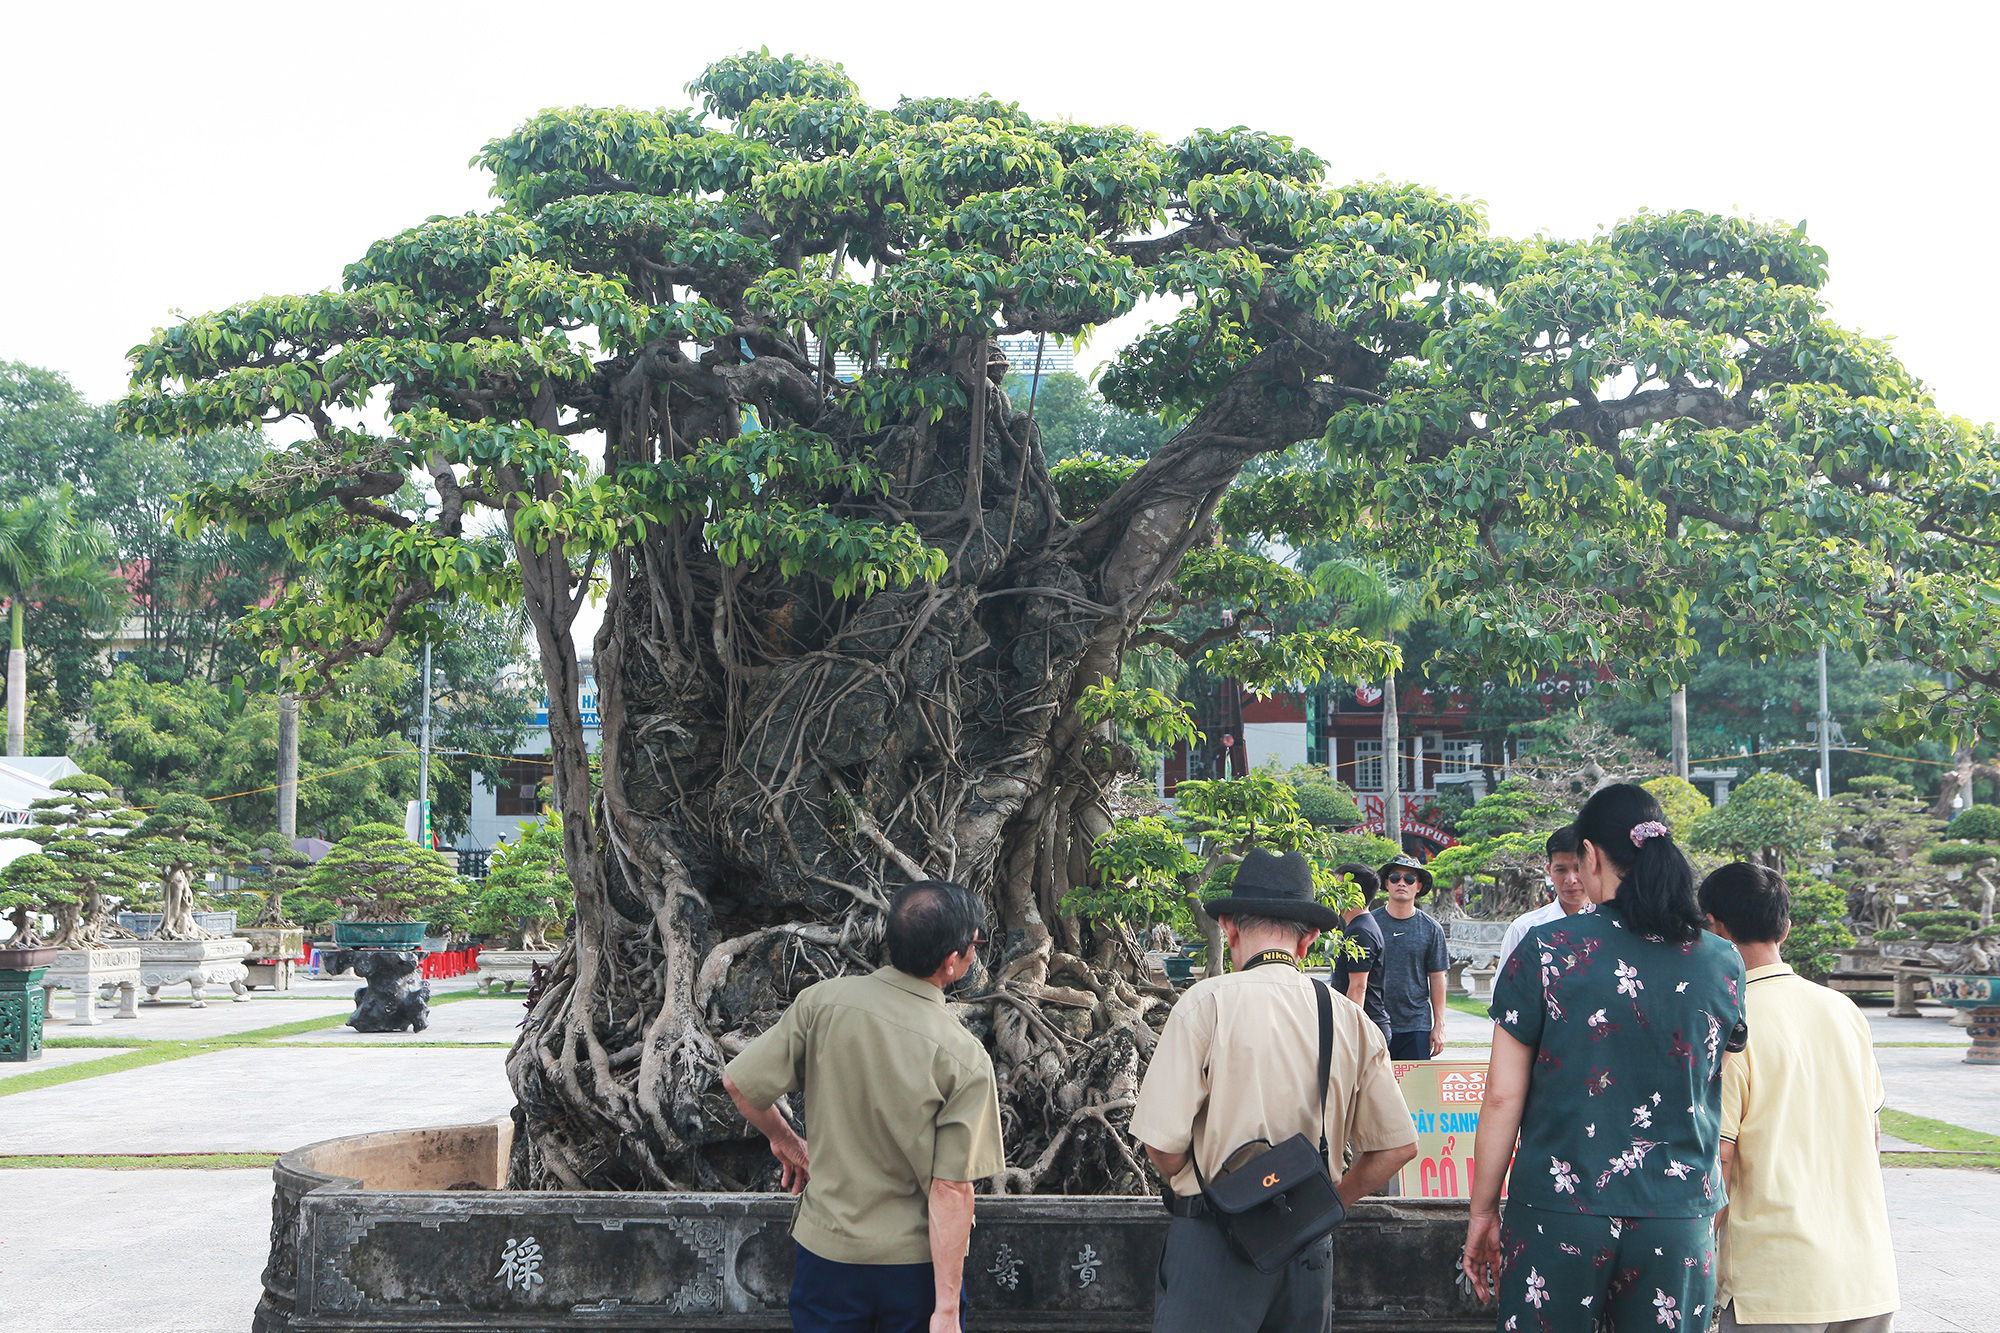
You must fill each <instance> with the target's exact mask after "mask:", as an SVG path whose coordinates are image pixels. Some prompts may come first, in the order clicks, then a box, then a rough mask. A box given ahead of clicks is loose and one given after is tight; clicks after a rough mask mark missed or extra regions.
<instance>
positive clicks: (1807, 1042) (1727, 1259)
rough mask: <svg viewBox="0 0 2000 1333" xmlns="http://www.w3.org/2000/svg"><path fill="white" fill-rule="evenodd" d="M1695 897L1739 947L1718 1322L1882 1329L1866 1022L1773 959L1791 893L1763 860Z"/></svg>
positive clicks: (1880, 1205) (1874, 1074) (1873, 1070)
mask: <svg viewBox="0 0 2000 1333" xmlns="http://www.w3.org/2000/svg"><path fill="white" fill-rule="evenodd" d="M1700 897H1701V910H1702V911H1704V912H1706V913H1707V914H1708V918H1709V924H1710V928H1711V929H1713V930H1714V931H1715V933H1716V934H1718V935H1720V936H1722V937H1723V938H1724V939H1726V940H1729V941H1731V942H1732V943H1734V944H1735V945H1736V947H1737V949H1738V951H1739V952H1741V953H1742V955H1743V965H1744V968H1745V982H1744V985H1745V991H1744V1005H1745V1009H1746V1011H1747V1014H1746V1016H1747V1019H1748V1022H1749V1025H1750V1044H1749V1046H1748V1047H1747V1048H1746V1049H1745V1050H1744V1051H1743V1053H1742V1054H1741V1055H1739V1056H1737V1057H1736V1058H1735V1059H1734V1060H1731V1061H1729V1062H1728V1063H1726V1064H1725V1065H1724V1066H1723V1070H1722V1166H1723V1171H1724V1174H1725V1175H1726V1177H1727V1179H1728V1183H1729V1208H1728V1210H1727V1211H1726V1212H1725V1213H1723V1215H1722V1219H1721V1224H1720V1229H1721V1233H1722V1234H1721V1242H1722V1256H1721V1273H1720V1276H1719V1279H1718V1281H1717V1285H1716V1303H1717V1305H1719V1306H1722V1307H1723V1310H1722V1322H1721V1324H1720V1325H1719V1327H1720V1328H1721V1329H1723V1330H1733V1329H1744V1330H1755V1331H1756V1333H1889V1330H1890V1328H1891V1326H1892V1322H1893V1320H1894V1317H1895V1310H1896V1306H1897V1304H1898V1303H1899V1298H1898V1293H1897V1290H1896V1257H1895V1254H1894V1252H1893V1251H1892V1250H1891V1248H1890V1243H1889V1209H1888V1204H1887V1201H1886V1200H1885V1198H1884V1196H1883V1192H1882V1168H1881V1162H1880V1158H1879V1157H1878V1156H1877V1152H1878V1148H1877V1144H1878V1141H1879V1136H1880V1129H1879V1126H1878V1123H1877V1119H1876V1112H1877V1111H1879V1110H1880V1109H1881V1106H1882V1074H1881V1071H1880V1070H1879V1069H1878V1068H1877V1067H1876V1064H1875V1051H1874V1046H1873V1043H1872V1042H1871V1040H1870V1037H1869V1033H1868V1021H1867V1020H1866V1019H1865V1018H1863V1017H1862V1016H1861V1013H1860V1011H1859V1010H1857V1009H1856V1008H1855V1007H1854V1003H1853V1001H1851V1000H1849V999H1848V998H1847V997H1846V996H1844V995H1840V994H1836V993H1835V992H1833V991H1830V990H1827V989H1826V988H1825V987H1823V986H1816V985H1814V984H1813V983H1812V982H1810V981H1807V980H1806V979H1805V978H1803V977H1801V976H1799V975H1798V973H1796V972H1794V971H1792V969H1791V968H1789V967H1787V966H1786V965H1785V964H1784V963H1783V962H1782V961H1781V960H1780V958H1779V951H1778V946H1779V945H1780V944H1782V943H1783V942H1784V939H1785V936H1786V935H1787V934H1788V933H1789V932H1790V929H1791V902H1790V896H1789V895H1788V894H1787V893H1786V891H1785V881H1784V878H1783V877H1782V876H1780V875H1779V874H1778V873H1777V872H1776V871H1773V870H1770V869H1767V868H1766V867H1764V866H1758V865H1751V864H1749V863H1747V862H1743V861H1735V862H1732V863H1730V864H1729V865H1726V866H1723V867H1722V868H1721V869H1720V870H1717V871H1716V872H1715V873H1713V874H1711V875H1710V876H1709V877H1708V878H1707V879H1705V880H1703V881H1702V885H1701V893H1700Z"/></svg>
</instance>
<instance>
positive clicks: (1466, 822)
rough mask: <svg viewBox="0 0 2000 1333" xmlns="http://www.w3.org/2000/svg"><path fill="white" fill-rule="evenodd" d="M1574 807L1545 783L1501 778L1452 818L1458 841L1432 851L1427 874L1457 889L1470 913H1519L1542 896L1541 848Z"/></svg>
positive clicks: (1505, 915)
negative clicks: (1461, 812) (1494, 785)
mask: <svg viewBox="0 0 2000 1333" xmlns="http://www.w3.org/2000/svg"><path fill="white" fill-rule="evenodd" d="M1578 808H1579V807H1578V805H1577V804H1572V803H1571V802H1569V801H1566V800H1563V799H1561V798H1559V797H1557V796H1556V795H1554V794H1553V793H1552V791H1551V790H1550V789H1549V787H1548V786H1547V785H1545V784H1540V783H1536V782H1534V781H1532V780H1531V779H1528V778H1520V777H1512V778H1506V779H1504V780H1503V781H1502V782H1501V783H1500V784H1499V785H1498V786H1497V787H1495V788H1494V789H1493V790H1492V791H1491V792H1488V793H1487V794H1486V795H1485V796H1483V797H1481V798H1480V799H1479V800H1478V801H1475V802H1474V803H1473V804H1472V806H1471V807H1470V808H1469V809H1467V810H1466V812H1465V813H1464V814H1462V815H1460V816H1459V817H1458V820H1457V824H1458V839H1459V842H1458V845H1457V846H1456V847H1447V848H1445V849H1444V850H1443V851H1441V852H1439V853H1438V854H1437V857H1436V858H1435V859H1434V860H1432V862H1431V874H1432V875H1433V876H1435V877H1436V879H1437V882H1438V885H1439V886H1440V887H1441V888H1442V887H1444V886H1453V887H1456V888H1458V889H1460V890H1461V891H1463V893H1464V896H1465V910H1466V911H1467V912H1468V913H1469V914H1470V915H1472V916H1476V917H1486V918H1491V919H1495V920H1503V919H1510V918H1512V917H1516V916H1519V915H1520V914H1521V913H1523V912H1525V911H1528V910H1529V909H1531V908H1534V907H1538V906H1540V905H1541V904H1542V902H1543V901H1545V899H1546V898H1547V896H1548V892H1547V889H1548V886H1547V880H1546V879H1545V878H1544V873H1543V872H1544V871H1545V870H1546V868H1547V864H1548V858H1547V856H1546V854H1545V852H1544V848H1545V847H1546V846H1547V844H1548V838H1549V834H1551V833H1553V832H1555V831H1556V830H1557V829H1559V828H1561V827H1562V826H1563V825H1564V824H1567V823H1569V821H1570V820H1571V819H1572V818H1573V817H1574V816H1575V814H1576V811H1577V809H1578ZM1441 896H1442V895H1441Z"/></svg>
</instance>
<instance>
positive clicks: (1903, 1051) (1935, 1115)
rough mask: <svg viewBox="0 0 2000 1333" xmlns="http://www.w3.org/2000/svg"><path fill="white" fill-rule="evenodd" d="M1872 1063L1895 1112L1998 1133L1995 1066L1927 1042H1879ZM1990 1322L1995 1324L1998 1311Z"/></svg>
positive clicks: (1999, 1080) (1999, 1096) (1999, 1095)
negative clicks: (1972, 1062)
mask: <svg viewBox="0 0 2000 1333" xmlns="http://www.w3.org/2000/svg"><path fill="white" fill-rule="evenodd" d="M1875 1062H1876V1063H1877V1064H1879V1065H1880V1066H1881V1067H1882V1087H1883V1090H1884V1091H1885V1092H1887V1093H1888V1098H1889V1101H1888V1104H1889V1105H1890V1106H1893V1107H1895V1108H1896V1109H1897V1110H1898V1111H1908V1112H1909V1113H1910V1114H1912V1115H1923V1116H1929V1117H1930V1118H1931V1119H1933V1120H1942V1121H1944V1122H1945V1123H1947V1124H1952V1125H1962V1126H1964V1127H1965V1128H1966V1129H1977V1130H1981V1131H1983V1132H1985V1133H1988V1134H2000V1065H1969V1064H1967V1063H1965V1055H1964V1052H1962V1051H1959V1050H1957V1049H1954V1048H1951V1047H1929V1046H1916V1047H1903V1048H1897V1047H1888V1048H1881V1047H1878V1048H1877V1049H1876V1051H1875ZM1996 1184H2000V1180H1996ZM1996 1287H2000V1284H1996ZM1994 1327H1996V1328H2000V1312H1996V1315H1995V1318H1994Z"/></svg>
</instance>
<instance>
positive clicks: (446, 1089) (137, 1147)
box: [0, 1046, 514, 1211]
mask: <svg viewBox="0 0 2000 1333" xmlns="http://www.w3.org/2000/svg"><path fill="white" fill-rule="evenodd" d="M506 1056H507V1053H506V1052H505V1051H495V1050H450V1049H436V1048H432V1049H419V1050H391V1049H366V1050H349V1049H332V1050H313V1049H311V1048H305V1049H292V1048H288V1047H281V1046H263V1047H244V1048H240V1049H232V1050H223V1051H211V1052H209V1053H207V1054H205V1055H198V1056H193V1057H191V1058H189V1059H186V1060H174V1061H170V1062H168V1063H166V1064H158V1065H149V1066H147V1067H146V1068H143V1069H131V1070H127V1071H125V1072H124V1073H118V1074H106V1075H103V1076H102V1077H99V1078H86V1079H80V1080H78V1081H77V1082H74V1083H64V1084H60V1085H58V1086H56V1087H53V1088H37V1089H35V1090H34V1091H32V1092H23V1093H18V1094H16V1095H14V1096H12V1097H8V1098H6V1099H4V1100H0V1154H9V1153H16V1154H18V1153H152V1152H177V1153H182V1152H185V1153H210V1152H271V1153H278V1152H286V1151H289V1150H290V1149H293V1148H296V1147H299V1146H301V1145H302V1144H307V1143H312V1142H315V1141H317V1140H319V1139H328V1138H334V1137H336V1136H338V1135H341V1134H363V1133H367V1132H369V1131H371V1130H378V1129H401V1128H406V1127H408V1128H416V1127H420V1126H424V1125H451V1124H458V1123H460V1122H463V1121H472V1120H486V1119H490V1118H491V1117H493V1116H496V1115H501V1114H504V1113H505V1112H506V1111H507V1110H508V1109H509V1108H510V1107H511V1106H512V1105H513V1103H514V1097H513V1093H512V1092H511V1090H510V1089H509V1088H508V1086H507V1078H506V1074H505V1072H504V1062H505V1060H506ZM4 1185H5V1178H4V1177H0V1187H4ZM0 1211H4V1210H0Z"/></svg>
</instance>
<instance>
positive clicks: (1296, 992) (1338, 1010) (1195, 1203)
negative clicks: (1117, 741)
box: [1132, 851, 1417, 1333]
mask: <svg viewBox="0 0 2000 1333" xmlns="http://www.w3.org/2000/svg"><path fill="white" fill-rule="evenodd" d="M1208 911H1209V913H1210V914H1211V915H1213V916H1214V917H1216V918H1217V919H1218V920H1219V921H1220V922H1221V923H1222V930H1223V934H1224V935H1225V936H1227V937H1228V941H1229V954H1230V960H1231V963H1232V965H1233V967H1234V970H1233V971H1231V972H1228V973H1226V974H1224V975H1221V976H1215V977H1209V978H1207V979H1205V980H1202V981H1198V982H1196V983H1195V984H1194V985H1193V986H1192V987H1190V988H1189V989H1188V991H1187V993H1186V994H1184V995H1182V996H1181V998H1180V999H1179V1001H1178V1002H1176V1003H1175V1005H1174V1008H1173V1012H1172V1013H1170V1014H1168V1015H1167V1025H1166V1027H1165V1028H1164V1029H1163V1030H1162V1031H1161V1033H1160V1040H1159V1044H1158V1045H1157V1046H1155V1047H1154V1048H1153V1059H1152V1063H1151V1064H1150V1065H1148V1066H1147V1069H1146V1078H1145V1081H1144V1082H1143V1083H1142V1084H1141V1085H1140V1088H1139V1099H1138V1103H1137V1104H1136V1105H1135V1106H1134V1107H1133V1108H1132V1135H1133V1137H1134V1138H1136V1139H1138V1140H1139V1141H1140V1142H1141V1143H1142V1144H1144V1145H1145V1148H1146V1156H1147V1157H1148V1158H1150V1159H1151V1160H1152V1163H1153V1166H1154V1168H1155V1169H1156V1170H1158V1171H1159V1173H1160V1174H1161V1175H1162V1176H1164V1177H1165V1178H1166V1179H1167V1181H1168V1182H1169V1185H1170V1194H1169V1202H1168V1211H1169V1212H1171V1213H1172V1214H1173V1218H1174V1220H1173V1222H1172V1223H1171V1224H1170V1226H1169V1227H1168V1230H1167V1245H1166V1250H1165V1252H1164V1253H1163V1254H1162V1255H1161V1256H1160V1265H1159V1269H1158V1271H1157V1272H1156V1274H1155V1276H1154V1279H1153V1329H1154V1333H1236V1331H1237V1330H1242V1331H1243V1333H1248V1331H1249V1330H1253V1329H1257V1330H1271V1331H1272V1333H1276V1331H1277V1330H1284V1333H1294V1331H1297V1333H1314V1331H1315V1330H1322V1329H1325V1328H1326V1327H1327V1326H1328V1322H1329V1320H1330V1319H1331V1317H1332V1310H1333V1238H1332V1237H1331V1236H1326V1237H1322V1238H1321V1239H1320V1240H1319V1241H1318V1242H1316V1243H1315V1244H1313V1245H1310V1246H1308V1247H1307V1248H1306V1250H1305V1251H1304V1252H1303V1253H1302V1254H1300V1255H1299V1256H1298V1258H1296V1259H1294V1260H1292V1262H1291V1263H1289V1264H1287V1265H1286V1266H1285V1267H1284V1268H1283V1269H1281V1270H1279V1271H1278V1272H1276V1273H1263V1272H1259V1271H1258V1270H1257V1268H1256V1267H1255V1266H1254V1265H1253V1264H1251V1263H1250V1262H1249V1261H1248V1260H1246V1259H1243V1258H1241V1257H1240V1256H1239V1255H1237V1254H1236V1252H1235V1251H1234V1250H1232V1249H1231V1248H1230V1246H1229V1244H1228V1242H1227V1240H1226V1239H1225V1238H1224V1237H1223V1235H1222V1231H1221V1229H1220V1228H1219V1227H1218V1226H1217V1225H1216V1221H1215V1218H1214V1216H1213V1215H1212V1214H1210V1213H1209V1212H1208V1211H1207V1207H1206V1201H1205V1200H1204V1199H1203V1197H1202V1194H1201V1186H1200V1183H1199V1182H1198V1180H1197V1179H1196V1175H1195V1162H1196V1161H1197V1160H1199V1162H1200V1163H1201V1171H1202V1173H1203V1174H1205V1175H1208V1176H1210V1177H1213V1176H1214V1175H1216V1174H1217V1173H1218V1172H1220V1171H1222V1170H1223V1169H1224V1168H1225V1164H1227V1165H1228V1166H1230V1167H1236V1166H1240V1165H1242V1163H1241V1162H1239V1161H1233V1160H1232V1158H1235V1157H1236V1156H1237V1154H1238V1150H1239V1149H1241V1148H1243V1147H1244V1146H1246V1145H1249V1144H1252V1143H1256V1142H1258V1141H1259V1140H1261V1141H1263V1142H1264V1143H1270V1144H1275V1143H1282V1142H1284V1141H1285V1140H1286V1139H1288V1138H1290V1137H1291V1136H1292V1135H1294V1134H1306V1135H1309V1136H1315V1137H1316V1136H1318V1135H1319V1134H1321V1132H1322V1131H1324V1133H1325V1136H1326V1143H1327V1157H1328V1170H1329V1171H1330V1172H1332V1173H1333V1175H1334V1176H1335V1178H1336V1180H1337V1182H1338V1184H1337V1188H1338V1189H1339V1191H1340V1197H1341V1199H1342V1201H1343V1202H1345V1203H1347V1204H1348V1205H1349V1206H1352V1205H1354V1204H1356V1203H1358V1202H1360V1200H1361V1199H1362V1198H1364V1197H1365V1196H1367V1195H1368V1194H1371V1193H1373V1192H1374V1191H1375V1190H1376V1189H1378V1188H1380V1187H1381V1186H1382V1184H1383V1183H1384V1182H1385V1181H1387V1180H1388V1179H1389V1177H1390V1176H1393V1175H1394V1174H1396V1172H1397V1171H1399V1170H1401V1169H1402V1167H1403V1165H1404V1163H1406V1162H1408V1161H1409V1160H1410V1159H1411V1158H1413V1157H1415V1156H1416V1155H1417V1134H1416V1127H1415V1125H1414V1124H1413V1123H1412V1121H1411V1119H1410V1111H1409V1107H1408V1106H1406V1105H1405V1104H1404V1102H1403V1094H1402V1092H1401V1091H1400V1090H1399V1089H1398V1088H1397V1086H1396V1076H1395V1073H1394V1071H1393V1070H1392V1069H1391V1068H1390V1065H1389V1052H1388V1048H1387V1046H1386V1045H1385V1044H1384V1042H1383V1040H1382V1034H1381V1032H1380V1031H1378V1030H1377V1029H1376V1026H1375V1024H1374V1023H1373V1022H1372V1021H1370V1020H1369V1018H1368V1016H1367V1014H1366V1013H1364V1012H1363V1011H1362V1010H1361V1009H1360V1008H1359V1007H1358V1006H1355V1005H1349V1004H1335V1005H1334V1006H1333V1049H1332V1057H1333V1058H1332V1062H1331V1067H1330V1069H1331V1077H1330V1079H1329V1087H1328V1091H1327V1095H1326V1099H1325V1101H1324V1102H1322V1101H1321V1099H1320V1084H1319V1052H1320V1045H1319V1005H1318V997H1317V996H1316V995H1315V994H1314V988H1315V987H1316V986H1318V985H1320V984H1321V983H1320V982H1318V981H1316V980H1314V979H1313V978H1311V977H1308V976H1307V975H1306V974H1305V973H1304V972H1303V971H1302V970H1301V968H1300V964H1301V962H1302V961H1303V960H1304V958H1305V956H1306V950H1307V949H1308V948H1309V947H1311V945H1312V942H1313V941H1314V940H1315V939H1317V938H1318V936H1319V933H1320V931H1322V930H1326V929H1330V928H1331V927H1332V926H1333V925H1334V923H1335V922H1337V921H1338V920H1339V919H1340V918H1339V916H1338V915H1337V914H1336V913H1335V912H1334V910H1333V909H1332V908H1330V907H1327V906H1325V905H1323V904H1321V903H1319V902H1318V901H1316V900H1315V898H1314V895H1313V883H1312V867H1311V865H1310V864H1309V863H1308V862H1307V861H1306V859H1305V858H1304V857H1303V856H1300V855H1299V854H1298V853H1297V852H1287V853H1285V854H1284V855H1283V856H1274V855H1272V854H1271V853H1269V852H1262V851H1253V852H1251V853H1250V854H1249V855H1248V856H1246V857H1245V858H1244V859H1243V861H1242V863H1241V864H1240V865H1238V866H1237V868H1236V878H1235V882H1234V884H1233V885H1232V887H1231V890H1230V896H1229V897H1227V898H1223V899H1220V900H1218V901H1216V902H1212V903H1210V904H1209V905H1208ZM1350 1148H1351V1149H1352V1150H1353V1153H1354V1160H1353V1162H1352V1164H1351V1165H1349V1166H1348V1168H1347V1170H1346V1172H1345V1173H1344V1174H1343V1173H1342V1172H1341V1169H1340V1163H1341V1161H1342V1158H1343V1157H1344V1155H1345V1154H1346V1152H1347V1151H1348V1150H1349V1149H1350Z"/></svg>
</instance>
